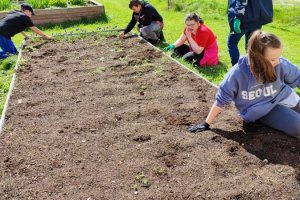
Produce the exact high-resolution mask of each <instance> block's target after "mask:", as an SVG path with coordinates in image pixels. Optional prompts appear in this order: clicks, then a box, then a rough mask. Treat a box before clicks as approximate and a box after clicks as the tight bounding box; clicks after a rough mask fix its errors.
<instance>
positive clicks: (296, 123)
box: [259, 102, 300, 137]
mask: <svg viewBox="0 0 300 200" xmlns="http://www.w3.org/2000/svg"><path fill="white" fill-rule="evenodd" d="M259 122H261V123H263V124H265V125H267V126H269V127H271V128H274V129H276V130H279V131H282V132H283V133H285V134H287V135H289V136H293V137H299V136H300V102H298V104H297V106H295V107H294V108H289V107H286V106H283V105H276V106H275V107H274V108H273V109H272V110H271V111H270V112H269V113H268V114H267V115H265V116H264V117H262V118H260V119H259Z"/></svg>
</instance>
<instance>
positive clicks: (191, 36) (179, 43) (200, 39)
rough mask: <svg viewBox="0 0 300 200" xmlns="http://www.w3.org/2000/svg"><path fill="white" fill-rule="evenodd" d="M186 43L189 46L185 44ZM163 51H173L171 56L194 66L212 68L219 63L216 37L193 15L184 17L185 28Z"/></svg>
mask: <svg viewBox="0 0 300 200" xmlns="http://www.w3.org/2000/svg"><path fill="white" fill-rule="evenodd" d="M186 41H187V42H188V43H189V45H187V44H185V42H186ZM164 50H166V51H168V50H173V51H174V53H173V54H172V55H174V56H179V57H183V59H185V60H186V61H188V62H190V63H192V64H195V65H200V66H212V65H217V64H218V62H219V58H218V52H219V48H218V44H217V39H216V36H215V35H214V33H213V32H212V31H211V30H210V28H208V27H207V26H205V25H204V22H203V20H202V19H201V17H199V16H198V15H197V14H195V13H190V14H188V15H187V16H186V17H185V28H184V31H183V33H182V34H181V36H180V38H179V39H178V40H176V42H175V43H174V44H171V45H169V46H168V47H166V48H164Z"/></svg>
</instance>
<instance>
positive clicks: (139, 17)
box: [124, 2, 163, 33]
mask: <svg viewBox="0 0 300 200" xmlns="http://www.w3.org/2000/svg"><path fill="white" fill-rule="evenodd" d="M153 21H160V22H163V18H162V17H161V15H160V14H159V13H158V12H157V10H156V9H155V8H154V7H153V6H152V5H150V4H149V3H146V2H143V3H142V9H141V12H140V13H132V18H131V20H130V22H129V23H128V25H127V27H126V28H125V30H124V32H125V33H128V32H130V31H131V30H132V29H133V27H134V26H135V24H136V23H137V22H139V26H140V27H143V26H148V25H150V24H151V22H153Z"/></svg>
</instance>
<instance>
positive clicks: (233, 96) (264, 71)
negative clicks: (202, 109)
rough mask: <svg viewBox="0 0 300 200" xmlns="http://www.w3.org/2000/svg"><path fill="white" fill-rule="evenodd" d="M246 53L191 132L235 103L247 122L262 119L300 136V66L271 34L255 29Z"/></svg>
mask: <svg viewBox="0 0 300 200" xmlns="http://www.w3.org/2000/svg"><path fill="white" fill-rule="evenodd" d="M247 52H248V53H247V54H248V55H247V56H244V57H241V58H240V59H239V61H238V63H237V64H236V65H234V66H233V67H232V68H231V69H230V71H229V72H228V73H227V75H226V76H225V78H224V80H223V81H222V83H221V84H220V86H219V89H218V93H217V96H216V101H215V103H214V105H213V106H212V108H211V109H210V112H209V114H208V116H207V118H206V120H205V122H203V123H200V124H197V125H194V126H191V127H190V128H189V131H191V132H200V131H205V130H208V129H209V126H210V125H211V124H212V123H213V121H214V120H215V118H216V117H217V115H218V114H219V113H220V111H221V109H222V107H224V106H225V105H227V104H230V103H231V102H232V101H233V102H234V103H235V106H236V108H237V109H238V110H239V112H240V115H241V117H242V118H243V119H244V121H245V122H260V123H262V124H265V125H267V126H268V127H270V128H273V129H276V130H279V131H281V132H283V133H285V134H287V135H290V136H295V137H299V136H300V101H299V100H300V97H299V96H298V95H297V94H296V93H295V92H294V90H293V89H292V88H295V87H298V88H300V69H299V68H298V67H297V66H295V65H293V64H292V63H290V62H289V61H288V60H286V59H285V58H283V57H281V54H282V44H281V41H280V40H279V39H278V38H277V37H276V36H275V35H273V34H271V33H265V32H262V31H260V30H259V31H255V32H254V33H253V34H252V36H251V37H250V39H249V44H248V50H247Z"/></svg>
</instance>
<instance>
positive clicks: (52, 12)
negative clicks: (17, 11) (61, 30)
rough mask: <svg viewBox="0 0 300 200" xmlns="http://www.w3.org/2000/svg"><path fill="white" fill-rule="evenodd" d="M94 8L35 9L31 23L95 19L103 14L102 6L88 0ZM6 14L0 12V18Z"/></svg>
mask: <svg viewBox="0 0 300 200" xmlns="http://www.w3.org/2000/svg"><path fill="white" fill-rule="evenodd" d="M90 1H91V2H92V3H94V4H95V6H82V7H75V8H59V9H36V10H34V12H35V13H36V15H34V16H32V21H33V23H34V24H36V25H43V24H47V23H54V24H55V23H62V22H64V21H73V20H80V19H81V18H95V17H99V16H101V15H103V14H105V9H104V6H103V5H102V4H100V3H98V2H96V1H94V0H90ZM6 13H7V12H0V18H2V17H4V16H5V15H6Z"/></svg>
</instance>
